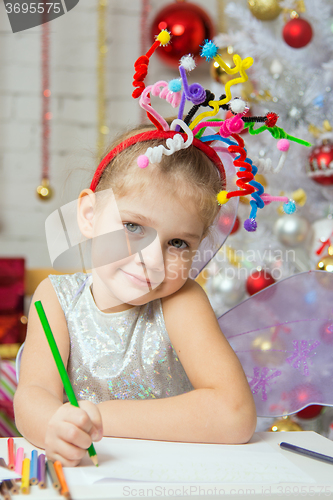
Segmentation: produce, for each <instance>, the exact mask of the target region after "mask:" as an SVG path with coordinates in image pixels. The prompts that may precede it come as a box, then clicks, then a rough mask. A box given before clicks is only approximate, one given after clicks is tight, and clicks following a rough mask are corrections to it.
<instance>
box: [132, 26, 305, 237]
mask: <svg viewBox="0 0 333 500" xmlns="http://www.w3.org/2000/svg"><path fill="white" fill-rule="evenodd" d="M169 42H170V34H169V33H168V31H166V30H162V31H161V32H160V33H159V35H158V36H157V37H156V41H155V42H154V44H153V45H152V47H151V48H150V49H149V50H148V52H147V53H146V54H145V55H143V56H141V57H139V58H138V59H137V61H136V62H135V64H134V67H135V70H136V72H135V75H134V81H133V86H134V87H135V90H134V91H133V94H132V96H133V97H134V98H140V100H139V103H140V106H141V107H142V108H143V109H144V110H145V111H146V113H147V116H148V118H149V120H150V121H151V122H152V123H153V124H154V125H155V126H156V128H157V130H159V131H162V132H165V134H166V135H165V139H166V146H163V145H160V146H157V147H153V148H151V147H149V148H148V149H147V151H146V152H145V154H144V155H140V156H139V157H138V160H137V163H138V166H139V167H140V168H146V167H147V166H148V165H149V163H159V162H160V161H161V159H162V157H163V156H164V155H167V156H170V155H172V154H173V153H174V152H175V151H179V150H181V149H185V148H188V147H189V146H190V145H191V144H194V145H196V147H199V148H200V149H203V144H206V146H207V147H208V148H210V149H211V150H214V152H219V151H220V152H221V151H223V152H228V154H229V155H230V156H231V157H232V158H233V165H234V167H235V168H236V175H237V181H236V186H237V187H238V188H239V189H235V190H231V191H227V190H226V189H222V190H221V191H220V192H219V193H218V195H217V202H218V203H219V204H220V205H224V204H225V203H227V202H228V201H229V200H230V199H231V198H234V197H240V196H247V195H249V196H251V200H250V205H251V212H250V216H249V218H248V219H247V220H246V221H245V222H244V227H245V229H246V230H247V231H255V230H256V228H257V222H256V216H257V212H258V209H262V208H263V207H264V206H265V205H267V204H269V203H271V202H272V201H279V202H281V201H282V202H284V205H283V209H284V211H285V213H288V214H291V213H293V212H294V211H295V210H296V204H295V202H294V201H293V200H289V199H288V198H287V197H285V196H271V195H269V194H268V193H265V191H264V187H263V186H262V185H261V184H260V183H259V182H257V181H256V180H255V178H254V177H255V175H256V173H257V172H258V167H257V166H256V165H255V164H254V162H253V161H252V160H251V159H250V158H248V157H247V152H246V149H245V145H244V141H243V139H242V138H241V136H240V135H239V134H240V133H241V132H242V130H243V129H244V128H246V129H248V131H249V133H250V134H251V135H257V134H260V133H262V132H264V131H266V130H267V131H268V132H269V133H270V134H271V135H272V137H273V138H274V139H277V140H278V143H277V147H278V149H279V150H280V151H281V157H280V160H279V162H278V165H277V166H276V167H275V168H273V166H272V162H271V161H266V162H265V163H264V164H263V162H262V161H259V163H258V166H259V168H260V169H261V171H262V170H264V171H267V170H269V171H271V172H273V173H278V172H280V170H281V169H282V167H283V165H284V163H285V161H286V158H287V153H288V150H289V147H290V142H289V141H293V142H297V143H299V144H301V145H304V146H311V144H310V143H309V142H306V141H303V140H302V139H299V138H297V137H293V136H291V135H289V134H288V133H287V132H285V131H284V130H283V129H282V128H280V127H278V126H277V125H276V123H277V120H278V115H276V114H275V113H271V112H269V113H267V114H266V115H265V116H254V117H248V116H245V114H246V112H247V111H248V109H249V108H248V107H247V106H246V103H245V102H244V101H243V100H242V99H239V98H235V99H232V95H231V90H230V89H231V87H232V86H233V85H236V84H238V83H243V82H246V81H247V79H248V76H247V73H246V71H247V70H248V69H249V68H250V67H251V66H252V64H253V59H252V58H251V57H246V58H245V59H242V58H241V57H240V56H239V55H238V54H235V55H234V56H233V61H234V65H235V66H234V67H233V68H229V66H228V65H227V64H226V63H225V62H224V61H223V59H222V57H221V56H220V54H218V47H217V46H216V45H215V43H214V42H213V41H211V40H206V41H205V43H204V45H203V46H202V50H201V57H203V58H205V59H206V60H207V61H211V60H212V59H214V60H215V61H216V62H217V63H218V64H219V66H220V67H221V68H222V69H223V70H224V71H225V72H226V73H227V74H228V75H233V76H234V78H232V79H231V80H229V81H228V82H227V83H226V85H225V92H224V94H222V95H221V96H220V97H219V98H218V99H215V95H214V94H213V93H212V92H211V91H210V90H207V89H204V88H203V87H202V85H200V84H199V83H192V84H191V85H189V83H188V80H187V73H189V72H190V71H192V70H194V69H195V61H194V58H193V57H192V56H191V55H187V56H184V57H182V58H181V60H180V65H179V73H180V78H179V79H174V80H171V81H170V82H169V83H168V82H166V81H158V82H157V83H155V84H154V85H149V86H148V87H145V83H144V80H145V77H146V75H147V72H148V64H149V59H150V57H151V55H152V54H153V52H154V51H155V50H156V48H157V47H158V46H159V45H162V46H165V45H167V44H168V43H169ZM151 95H153V96H158V97H160V98H161V99H165V100H167V101H168V102H169V103H170V104H171V105H172V106H173V107H178V106H179V110H178V115H177V119H176V120H174V121H173V122H172V124H171V126H170V127H169V125H168V123H167V122H166V121H165V119H164V118H163V117H162V116H161V115H160V114H159V113H158V112H157V111H156V110H155V109H154V108H153V106H152V105H151V101H150V96H151ZM186 101H189V102H191V103H192V105H193V106H192V108H191V110H190V111H189V113H188V114H187V116H186V117H185V118H183V115H184V109H185V104H186ZM201 107H203V108H205V107H206V108H209V109H208V110H205V111H202V112H201V113H200V114H199V115H198V116H197V117H196V118H195V115H196V113H197V112H198V111H199V109H200V108H201ZM220 109H224V110H230V111H231V113H232V116H231V117H230V118H227V119H224V120H223V119H221V118H217V115H218V113H219V111H220ZM255 124H262V125H260V126H259V127H257V128H255ZM216 128H217V129H218V131H215V130H214V129H216ZM172 132H173V134H172ZM149 138H151V137H149ZM219 142H222V143H223V146H219V145H218V143H219ZM206 151H207V149H206V150H205V152H206ZM209 156H210V158H211V159H213V161H214V163H215V164H216V166H217V168H218V169H219V170H220V172H221V171H223V169H222V170H221V162H220V161H216V155H215V156H214V155H213V156H212V155H209ZM222 167H223V165H222Z"/></svg>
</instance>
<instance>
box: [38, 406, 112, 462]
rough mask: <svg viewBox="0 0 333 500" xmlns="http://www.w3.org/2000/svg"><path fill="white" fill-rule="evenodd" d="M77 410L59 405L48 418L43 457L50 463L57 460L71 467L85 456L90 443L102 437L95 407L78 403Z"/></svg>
mask: <svg viewBox="0 0 333 500" xmlns="http://www.w3.org/2000/svg"><path fill="white" fill-rule="evenodd" d="M79 405H80V408H77V407H76V406H72V405H71V404H70V403H66V404H64V405H62V406H61V407H60V408H59V409H58V410H57V411H56V412H55V414H54V415H53V416H52V418H51V420H50V421H49V424H48V426H47V430H46V435H45V453H46V456H47V458H49V459H50V460H60V462H61V463H62V465H64V466H66V467H74V466H75V465H78V464H79V463H80V460H81V459H82V458H83V457H84V456H85V454H86V453H87V449H88V448H89V446H90V445H91V443H92V441H99V440H100V439H102V437H103V428H102V417H101V414H100V412H99V409H98V408H97V406H96V405H94V404H93V403H91V402H90V401H80V402H79Z"/></svg>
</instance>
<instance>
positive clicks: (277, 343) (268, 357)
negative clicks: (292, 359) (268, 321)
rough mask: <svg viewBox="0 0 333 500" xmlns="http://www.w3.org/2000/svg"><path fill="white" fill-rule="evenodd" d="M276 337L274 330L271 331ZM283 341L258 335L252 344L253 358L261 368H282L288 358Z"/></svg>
mask: <svg viewBox="0 0 333 500" xmlns="http://www.w3.org/2000/svg"><path fill="white" fill-rule="evenodd" d="M271 334H272V336H273V335H274V332H273V330H272V331H271ZM285 348H286V346H285V344H284V342H283V340H281V339H279V338H275V339H274V340H273V339H272V338H270V337H269V336H268V335H265V334H263V335H258V336H257V337H256V338H255V339H254V340H253V341H252V343H251V356H252V358H253V360H254V361H255V362H256V363H257V364H258V365H260V366H268V365H269V366H280V365H282V363H283V362H284V360H285V358H286V353H285Z"/></svg>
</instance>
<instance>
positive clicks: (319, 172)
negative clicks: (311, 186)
mask: <svg viewBox="0 0 333 500" xmlns="http://www.w3.org/2000/svg"><path fill="white" fill-rule="evenodd" d="M307 173H308V176H309V177H311V179H312V180H313V181H315V182H318V184H322V185H323V186H328V185H331V184H333V143H331V142H327V143H323V144H321V145H320V146H316V147H315V148H313V150H312V151H311V153H310V157H309V166H308V169H307Z"/></svg>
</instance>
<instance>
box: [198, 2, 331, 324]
mask: <svg viewBox="0 0 333 500" xmlns="http://www.w3.org/2000/svg"><path fill="white" fill-rule="evenodd" d="M254 2H255V0H254ZM300 5H302V6H303V7H305V9H302V10H304V12H300V17H301V19H304V20H306V21H308V23H309V24H310V25H311V27H312V31H313V37H312V39H311V41H310V42H309V43H308V44H306V46H304V47H303V48H292V47H290V46H289V45H288V44H287V43H286V41H285V40H284V38H283V36H282V30H283V27H284V26H285V24H286V22H288V21H289V20H290V16H289V14H288V15H287V13H288V12H291V11H292V10H293V9H295V8H296V7H299V6H300ZM280 6H281V7H282V13H281V15H280V16H279V17H278V18H277V19H276V20H274V21H261V20H259V19H257V18H256V17H255V16H254V15H253V14H252V12H251V10H250V9H249V8H247V7H243V6H242V5H240V4H239V2H228V3H227V5H226V7H225V15H226V16H227V18H228V19H229V22H228V23H227V25H228V26H229V28H228V32H227V33H220V34H219V35H218V36H217V37H216V38H215V43H216V44H217V45H218V46H219V47H220V48H222V49H223V48H225V47H227V46H228V47H232V48H233V50H234V52H235V53H239V54H240V55H241V57H247V56H251V57H253V59H254V64H253V66H252V67H251V68H250V69H249V70H248V74H249V78H250V84H251V85H250V86H249V85H247V87H243V89H239V88H237V89H236V92H237V91H239V94H240V93H241V91H242V93H243V97H244V93H245V99H246V100H247V101H248V103H249V106H250V111H251V114H252V116H256V115H265V114H266V113H267V112H269V111H272V112H275V113H276V114H277V115H279V119H278V122H277V126H278V127H281V128H283V129H284V130H285V131H286V132H287V133H288V134H289V135H291V136H294V137H297V138H300V139H302V140H304V141H307V142H309V143H311V144H312V145H313V147H305V146H302V145H300V144H298V143H296V142H294V141H291V142H290V149H289V152H288V158H287V161H286V163H285V165H284V167H283V170H282V171H281V172H280V173H279V174H273V173H270V171H269V168H268V170H267V166H269V164H270V162H269V160H268V159H270V160H271V165H272V168H273V169H274V168H276V166H277V164H278V162H279V157H280V156H281V152H280V151H279V150H278V149H277V147H276V140H275V139H274V138H273V137H271V135H270V133H269V132H268V131H264V132H262V133H261V134H259V135H250V134H249V133H247V134H245V135H243V138H244V140H245V142H246V147H247V151H248V156H249V157H250V158H252V159H253V160H254V161H255V164H256V165H257V166H258V169H259V173H262V174H263V175H264V177H265V180H266V181H267V184H268V186H267V188H266V187H265V191H266V190H267V191H268V192H269V193H270V194H272V195H280V194H281V192H283V193H284V195H286V196H288V197H290V198H292V197H294V199H295V201H296V202H297V211H296V213H295V214H294V215H291V216H287V215H285V216H284V215H282V214H281V211H280V212H278V211H277V208H278V206H279V205H276V204H274V203H272V204H271V205H269V206H267V207H265V209H264V210H262V211H259V214H258V228H257V231H256V232H255V233H247V232H246V231H245V230H244V229H243V228H241V229H239V230H238V231H237V232H236V233H235V234H234V235H232V236H230V237H229V239H228V242H227V244H226V246H225V248H224V250H223V251H221V252H220V254H219V256H217V258H216V259H215V261H214V262H212V264H211V266H210V268H209V271H210V277H209V279H208V281H207V284H206V289H207V292H208V294H209V296H210V299H211V302H212V304H213V306H214V308H215V310H216V313H217V315H219V314H221V313H223V312H225V311H226V310H228V309H230V307H231V306H232V305H236V304H237V303H238V302H240V301H241V300H243V299H244V298H246V297H247V296H248V294H247V292H246V282H247V280H248V276H249V274H250V272H251V270H254V269H259V270H260V268H262V269H267V270H268V271H269V272H270V273H271V274H272V275H273V277H274V278H275V279H276V280H279V279H282V278H285V277H287V276H290V275H292V274H295V273H297V272H300V271H306V270H308V269H315V268H316V264H317V262H318V260H319V258H320V257H321V256H322V254H318V253H316V251H317V250H318V249H319V248H320V246H322V245H323V244H324V242H325V239H327V240H329V236H330V234H331V233H333V161H332V164H331V165H330V168H327V170H328V172H326V178H325V183H324V184H320V183H318V182H315V181H314V180H313V178H311V177H310V176H309V170H310V168H309V157H310V155H311V153H312V151H313V150H314V149H315V147H316V146H317V147H319V148H325V147H326V148H328V149H330V147H331V146H330V144H331V143H332V144H333V133H332V127H333V117H332V110H333V32H332V29H333V28H332V25H333V3H332V1H331V0H316V2H313V1H312V0H305V1H304V2H300V1H299V0H298V1H297V0H283V1H282V0H281V1H280ZM283 12H284V14H283ZM293 16H295V13H294V14H293ZM296 18H297V16H296ZM216 85H217V84H216ZM220 86H221V89H215V88H214V91H216V92H220V93H221V91H223V88H222V85H220ZM249 89H250V90H249ZM236 92H234V93H233V97H235V96H236V95H237V94H236ZM239 94H238V95H239ZM260 125H262V124H260V123H258V124H255V128H258V127H259V126H260ZM325 142H327V143H328V144H325ZM265 164H266V170H265V168H264V165H265ZM329 183H330V184H329ZM305 200H306V203H305ZM239 216H240V219H241V222H243V221H244V220H245V219H246V218H247V217H248V216H249V205H246V204H244V203H243V204H242V203H241V204H240V210H239ZM288 217H289V220H288V219H287V218H288ZM241 225H242V224H241ZM331 246H332V248H333V235H332V245H331ZM329 247H330V242H328V243H327V245H326V247H325V245H324V248H323V255H324V254H326V253H327V250H328V249H329ZM332 259H333V257H332ZM244 269H245V270H246V272H245V273H244V272H241V271H244ZM232 271H233V272H232ZM228 273H229V276H228ZM232 274H233V277H232ZM251 294H252V292H251Z"/></svg>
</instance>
